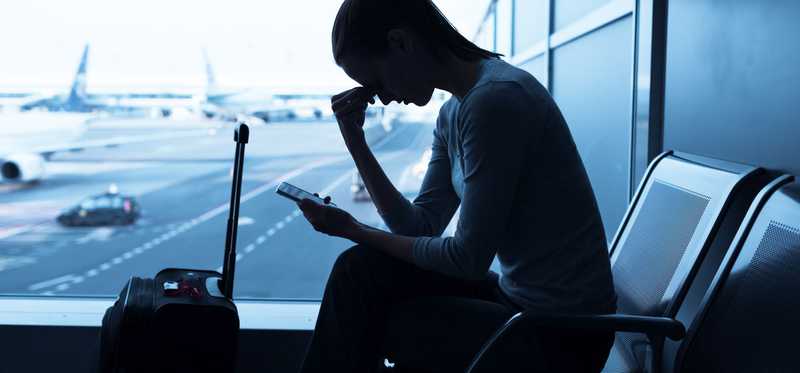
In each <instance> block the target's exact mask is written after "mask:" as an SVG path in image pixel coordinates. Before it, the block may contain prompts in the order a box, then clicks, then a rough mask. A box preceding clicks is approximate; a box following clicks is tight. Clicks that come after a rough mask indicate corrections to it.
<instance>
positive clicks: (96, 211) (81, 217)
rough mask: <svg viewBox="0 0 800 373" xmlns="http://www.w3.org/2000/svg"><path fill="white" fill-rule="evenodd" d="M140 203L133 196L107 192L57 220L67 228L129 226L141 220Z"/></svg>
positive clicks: (71, 208)
mask: <svg viewBox="0 0 800 373" xmlns="http://www.w3.org/2000/svg"><path fill="white" fill-rule="evenodd" d="M139 215H140V207H139V203H138V202H136V199H135V198H134V197H132V196H123V195H119V194H118V193H112V192H106V193H103V194H98V195H95V196H91V197H87V198H86V199H84V200H83V201H81V202H80V203H79V204H77V205H76V206H73V207H70V208H68V209H66V210H64V211H63V212H62V213H61V214H59V215H58V217H57V218H56V220H58V222H59V223H61V224H63V225H66V226H82V225H88V226H96V225H127V224H133V223H134V222H135V221H136V219H138V218H139Z"/></svg>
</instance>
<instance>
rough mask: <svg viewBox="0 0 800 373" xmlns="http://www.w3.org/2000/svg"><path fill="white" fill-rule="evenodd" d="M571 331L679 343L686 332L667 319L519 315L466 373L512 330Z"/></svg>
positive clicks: (530, 313) (487, 346)
mask: <svg viewBox="0 0 800 373" xmlns="http://www.w3.org/2000/svg"><path fill="white" fill-rule="evenodd" d="M537 327H553V328H569V329H581V330H605V331H615V332H634V333H643V334H646V335H647V336H648V338H650V339H653V338H656V337H667V338H669V339H672V340H680V339H683V337H685V336H686V328H685V327H684V326H683V324H682V323H681V322H680V321H677V320H674V319H671V318H668V317H653V316H634V315H622V314H605V315H568V314H538V313H535V312H525V311H523V312H520V313H518V314H516V315H514V316H513V317H512V318H511V319H509V320H508V321H507V322H506V323H505V324H504V325H503V326H501V327H500V328H499V329H498V330H497V331H496V332H495V334H494V335H493V336H492V337H491V338H489V340H488V341H486V343H484V345H483V347H482V348H481V350H480V352H478V354H477V355H476V356H475V358H474V359H473V360H472V363H471V364H470V367H469V368H468V369H467V372H476V371H478V370H479V369H476V367H477V366H479V364H481V363H482V361H481V360H483V359H484V356H485V355H487V354H489V351H490V350H491V349H495V348H496V347H495V346H496V345H498V343H499V341H500V340H501V339H503V338H504V337H506V336H507V335H508V334H509V333H510V332H511V331H512V330H516V329H519V328H531V329H534V328H537Z"/></svg>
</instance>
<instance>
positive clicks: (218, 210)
mask: <svg viewBox="0 0 800 373" xmlns="http://www.w3.org/2000/svg"><path fill="white" fill-rule="evenodd" d="M400 132H401V131H396V132H393V133H390V134H389V135H388V136H386V137H384V138H383V139H382V140H381V141H379V142H378V144H376V145H375V146H374V148H376V149H377V148H380V147H382V146H383V145H385V144H386V143H388V142H389V141H390V140H392V139H394V138H395V137H397V135H398V133H400ZM400 155H403V152H395V153H394V154H388V155H386V156H383V157H380V159H381V161H386V160H388V159H392V158H396V157H398V156H400ZM347 158H348V156H347V155H343V156H336V157H327V158H322V159H320V160H317V161H315V162H311V163H309V164H307V165H305V166H303V167H299V168H296V169H294V170H292V171H289V172H287V173H285V174H283V175H280V176H278V177H276V178H274V179H273V180H272V181H270V182H268V183H266V184H264V185H262V186H260V187H257V188H255V189H253V190H251V191H250V192H248V193H246V194H244V195H242V196H241V199H240V201H241V202H240V203H242V204H243V203H245V202H247V201H249V200H251V199H253V198H255V197H257V196H259V195H261V194H263V193H264V192H266V191H271V190H272V189H273V188H274V187H275V186H277V185H278V183H280V182H282V181H284V180H289V179H292V178H294V177H297V176H299V175H302V174H304V173H306V172H308V171H311V170H313V169H315V168H318V167H321V166H324V165H328V164H331V163H335V162H339V161H342V160H345V159H347ZM354 172H356V169H355V168H354V169H352V170H350V171H348V172H346V173H344V174H343V175H341V176H340V177H338V178H336V180H334V181H333V182H332V183H330V184H329V185H328V186H326V187H325V188H324V189H323V190H322V191H321V192H320V194H330V192H331V191H333V189H335V188H336V187H338V186H339V185H340V184H341V183H343V182H344V181H345V180H347V179H348V178H352V175H353V173H354ZM229 207H230V206H229V204H228V203H225V204H223V205H220V206H217V207H215V208H213V209H211V210H209V211H206V212H205V213H203V214H201V215H200V216H198V217H196V218H194V219H191V220H190V221H188V222H186V223H183V224H182V225H180V226H179V227H178V228H174V227H173V228H172V229H170V230H169V231H168V232H166V233H164V234H162V235H161V236H159V237H156V238H155V239H153V240H151V241H149V242H147V243H145V244H143V245H142V246H139V247H136V248H134V249H132V250H130V251H128V252H125V253H123V254H122V256H121V257H120V256H118V257H116V258H114V259H112V260H111V263H109V262H105V263H103V264H101V265H100V266H98V267H97V268H96V269H90V270H89V271H87V272H86V273H87V277H94V276H97V275H98V274H99V272H101V271H106V270H108V269H110V268H111V267H112V266H114V265H116V264H120V263H122V262H123V261H124V260H125V259H130V258H132V257H133V256H135V255H137V254H140V253H142V252H143V251H147V250H150V249H152V248H154V247H156V246H158V245H160V244H161V243H163V242H165V241H167V240H170V239H172V238H174V237H175V236H177V235H178V234H181V233H183V232H185V231H187V230H189V229H191V228H193V227H194V226H196V225H198V224H200V223H203V222H206V221H208V220H210V219H212V218H214V217H216V216H217V215H220V214H222V213H224V212H227V211H228V209H229ZM301 214H302V212H301V211H300V210H294V211H292V212H291V213H290V214H289V215H288V216H286V217H285V218H283V219H282V220H280V221H278V222H276V223H275V226H274V228H270V229H269V230H267V236H273V235H275V233H276V232H277V230H280V229H283V228H284V227H285V226H286V224H288V223H290V222H291V221H292V220H293V219H294V218H295V217H299V216H300V215H301ZM109 230H110V232H109V231H99V230H96V231H97V233H95V232H92V233H90V234H89V235H87V237H84V238H87V239H88V238H89V236H92V239H98V238H99V239H100V240H107V239H108V238H109V236H110V235H111V233H113V230H112V229H109ZM93 235H96V236H93ZM265 240H266V238H265V237H264V236H259V238H258V239H257V240H256V244H261V243H263V242H264V241H265ZM254 250H255V245H254V244H250V245H248V246H246V247H245V249H244V253H237V254H236V259H235V260H236V261H237V262H238V261H240V260H242V259H243V258H244V255H245V254H248V253H251V252H253V251H254ZM217 271H218V272H222V267H219V268H218V269H217ZM65 278H66V280H65V281H61V282H55V283H49V282H47V281H45V282H41V283H38V284H34V285H31V286H35V285H38V287H37V288H36V289H35V290H39V289H43V288H47V287H52V286H53V285H56V288H55V290H56V291H63V290H67V289H69V287H70V284H69V283H65V282H66V281H72V283H80V282H83V280H84V279H83V277H78V276H74V275H66V276H62V277H59V278H57V279H60V280H63V279H65ZM76 279H77V280H78V281H77V282H76ZM53 280H56V279H53ZM53 280H49V281H53ZM43 283H46V284H45V285H42V284H43ZM42 294H47V295H53V291H46V292H43V293H42Z"/></svg>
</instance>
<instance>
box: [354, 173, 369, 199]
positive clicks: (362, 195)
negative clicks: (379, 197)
mask: <svg viewBox="0 0 800 373" xmlns="http://www.w3.org/2000/svg"><path fill="white" fill-rule="evenodd" d="M350 192H352V193H353V201H355V202H369V201H372V197H371V196H370V195H369V191H367V186H366V185H364V180H362V179H361V174H359V173H358V172H356V173H354V174H353V183H352V184H350Z"/></svg>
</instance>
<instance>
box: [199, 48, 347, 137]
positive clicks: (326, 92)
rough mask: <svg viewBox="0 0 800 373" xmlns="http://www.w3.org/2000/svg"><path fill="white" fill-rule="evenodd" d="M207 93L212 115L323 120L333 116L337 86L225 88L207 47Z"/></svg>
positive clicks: (207, 110) (271, 119) (209, 111)
mask: <svg viewBox="0 0 800 373" xmlns="http://www.w3.org/2000/svg"><path fill="white" fill-rule="evenodd" d="M203 57H204V59H205V67H206V95H205V105H204V106H203V111H204V113H205V114H206V116H208V117H222V118H236V117H241V116H247V117H251V118H252V117H255V118H259V119H261V120H263V121H264V122H274V121H284V120H319V119H323V118H330V117H332V116H333V112H332V111H331V109H330V98H331V96H333V95H334V94H336V93H337V91H336V89H315V90H313V91H312V90H309V89H307V88H303V89H297V90H288V89H265V88H258V89H224V88H222V87H220V86H219V85H218V83H217V80H216V76H215V74H214V69H213V67H212V65H211V61H210V59H209V57H208V53H207V52H206V51H205V50H204V51H203Z"/></svg>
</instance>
